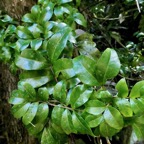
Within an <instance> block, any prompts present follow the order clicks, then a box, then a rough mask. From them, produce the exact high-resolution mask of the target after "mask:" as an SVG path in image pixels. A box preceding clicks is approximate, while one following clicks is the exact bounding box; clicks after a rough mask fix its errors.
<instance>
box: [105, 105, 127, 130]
mask: <svg viewBox="0 0 144 144" xmlns="http://www.w3.org/2000/svg"><path fill="white" fill-rule="evenodd" d="M104 120H105V122H106V123H107V124H108V125H109V126H110V127H112V128H114V129H117V130H120V129H122V128H123V124H124V122H123V117H122V115H121V114H120V112H119V111H118V110H117V109H116V108H114V107H112V106H109V107H107V109H106V110H105V112H104Z"/></svg>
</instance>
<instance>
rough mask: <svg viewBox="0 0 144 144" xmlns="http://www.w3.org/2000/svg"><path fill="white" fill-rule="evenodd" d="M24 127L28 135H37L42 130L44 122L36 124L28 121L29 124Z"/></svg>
mask: <svg viewBox="0 0 144 144" xmlns="http://www.w3.org/2000/svg"><path fill="white" fill-rule="evenodd" d="M26 128H27V130H28V132H29V134H30V135H37V134H38V133H40V132H41V131H42V130H43V128H44V124H43V123H36V124H32V123H30V124H29V125H27V126H26Z"/></svg>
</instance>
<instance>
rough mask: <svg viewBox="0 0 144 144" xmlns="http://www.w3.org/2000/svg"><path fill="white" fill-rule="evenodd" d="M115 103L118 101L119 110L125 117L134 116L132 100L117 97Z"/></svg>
mask: <svg viewBox="0 0 144 144" xmlns="http://www.w3.org/2000/svg"><path fill="white" fill-rule="evenodd" d="M115 103H116V105H117V107H118V109H119V111H120V112H121V114H122V115H123V116H124V117H132V116H133V111H132V109H131V105H130V102H129V101H128V99H124V98H123V99H121V98H118V99H116V101H115Z"/></svg>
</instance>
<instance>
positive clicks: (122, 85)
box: [116, 78, 129, 98]
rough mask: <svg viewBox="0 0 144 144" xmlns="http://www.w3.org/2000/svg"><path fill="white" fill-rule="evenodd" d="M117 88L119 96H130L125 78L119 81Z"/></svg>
mask: <svg viewBox="0 0 144 144" xmlns="http://www.w3.org/2000/svg"><path fill="white" fill-rule="evenodd" d="M116 89H117V91H118V97H121V98H126V97H127V96H128V94H129V90H128V86H127V83H126V80H125V78H123V79H121V80H120V81H119V82H118V83H117V85H116Z"/></svg>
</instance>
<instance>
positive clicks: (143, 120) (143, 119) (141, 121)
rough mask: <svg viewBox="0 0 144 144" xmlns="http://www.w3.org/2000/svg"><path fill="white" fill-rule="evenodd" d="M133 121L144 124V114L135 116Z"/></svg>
mask: <svg viewBox="0 0 144 144" xmlns="http://www.w3.org/2000/svg"><path fill="white" fill-rule="evenodd" d="M135 123H137V124H143V125H144V115H141V116H138V117H137V118H135Z"/></svg>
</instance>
